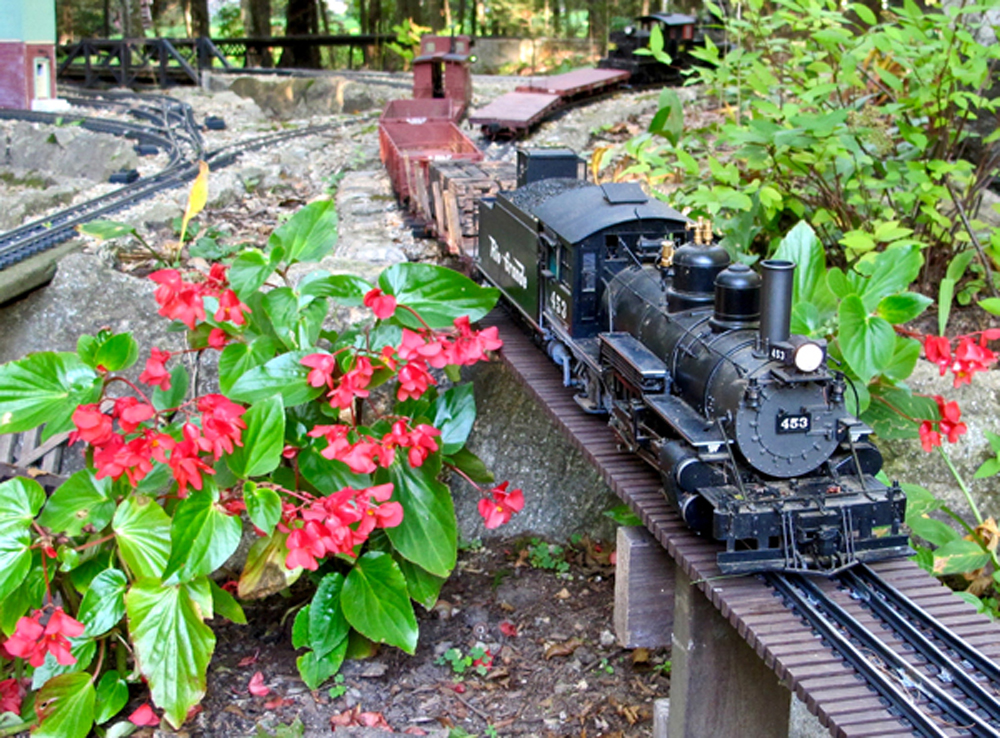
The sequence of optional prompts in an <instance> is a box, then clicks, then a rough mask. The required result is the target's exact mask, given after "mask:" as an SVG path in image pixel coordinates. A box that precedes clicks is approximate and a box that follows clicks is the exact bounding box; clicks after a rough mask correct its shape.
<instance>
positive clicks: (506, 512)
mask: <svg viewBox="0 0 1000 738" xmlns="http://www.w3.org/2000/svg"><path fill="white" fill-rule="evenodd" d="M508 484H510V483H509V482H504V483H503V484H500V485H498V486H496V487H494V488H493V489H491V490H490V497H489V498H485V497H484V498H483V499H481V500H480V501H479V514H480V515H482V516H483V520H484V521H485V525H486V527H487V528H489V529H491V530H492V529H493V528H499V527H500V526H501V525H505V524H506V523H508V522H510V518H511V515H513V514H514V513H516V512H520V511H521V509H522V508H523V507H524V493H523V492H521V490H519V489H512V490H511V491H510V492H508V491H507V485H508Z"/></svg>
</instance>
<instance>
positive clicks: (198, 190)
mask: <svg viewBox="0 0 1000 738" xmlns="http://www.w3.org/2000/svg"><path fill="white" fill-rule="evenodd" d="M206 202H208V164H206V163H205V162H203V161H199V162H198V176H197V177H195V178H194V184H192V185H191V192H190V193H189V194H188V204H187V207H186V208H185V209H184V219H183V220H182V221H181V243H182V244H183V243H184V234H185V233H186V232H187V227H188V223H189V222H190V221H191V218H193V217H194V216H196V215H197V214H198V213H200V212H201V211H202V209H203V208H204V207H205V203H206Z"/></svg>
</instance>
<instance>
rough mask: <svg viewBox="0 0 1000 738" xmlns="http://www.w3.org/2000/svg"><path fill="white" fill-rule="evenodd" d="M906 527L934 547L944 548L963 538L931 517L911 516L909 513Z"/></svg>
mask: <svg viewBox="0 0 1000 738" xmlns="http://www.w3.org/2000/svg"><path fill="white" fill-rule="evenodd" d="M906 525H907V526H908V527H909V529H910V531H911V532H912V533H913V534H914V535H915V536H918V537H920V538H923V539H924V540H925V541H927V542H928V543H930V544H932V545H934V546H943V545H944V544H946V543H948V542H949V541H954V540H956V539H958V538H961V536H959V534H958V531H956V530H955V529H954V528H952V527H951V526H950V525H948V524H947V523H945V522H944V521H943V520H938V519H937V518H932V517H930V516H929V515H910V514H909V512H907V515H906Z"/></svg>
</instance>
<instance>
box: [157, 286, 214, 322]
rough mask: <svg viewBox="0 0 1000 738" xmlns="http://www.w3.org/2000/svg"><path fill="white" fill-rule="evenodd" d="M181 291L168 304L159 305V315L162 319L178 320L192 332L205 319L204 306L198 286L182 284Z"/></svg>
mask: <svg viewBox="0 0 1000 738" xmlns="http://www.w3.org/2000/svg"><path fill="white" fill-rule="evenodd" d="M182 285H183V287H182V289H181V290H180V291H179V292H177V293H176V294H175V295H174V296H173V299H171V300H170V301H169V302H167V303H164V304H161V306H160V309H159V311H158V312H159V314H160V315H162V316H163V317H164V318H170V319H171V320H179V321H180V322H182V323H183V324H184V325H186V326H187V327H188V328H190V329H192V330H194V327H195V325H196V324H197V323H198V322H199V321H202V320H204V319H205V305H204V303H203V302H202V299H201V289H200V288H199V287H198V285H195V284H188V283H187V282H182Z"/></svg>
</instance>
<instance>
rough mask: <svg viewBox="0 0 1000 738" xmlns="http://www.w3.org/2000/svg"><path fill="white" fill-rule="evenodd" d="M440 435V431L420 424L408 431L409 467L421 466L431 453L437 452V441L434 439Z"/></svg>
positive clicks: (431, 426)
mask: <svg viewBox="0 0 1000 738" xmlns="http://www.w3.org/2000/svg"><path fill="white" fill-rule="evenodd" d="M440 435H441V431H439V430H438V429H437V428H435V427H434V426H433V425H427V424H425V423H421V424H420V425H418V426H417V427H416V428H414V429H413V430H412V431H410V442H409V447H410V452H409V454H408V458H409V461H410V466H421V465H422V464H423V463H424V461H425V460H426V459H427V457H428V456H430V455H431V454H432V453H433V452H435V451H437V450H438V445H437V441H435V440H434V439H435V438H436V437H438V436H440Z"/></svg>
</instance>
